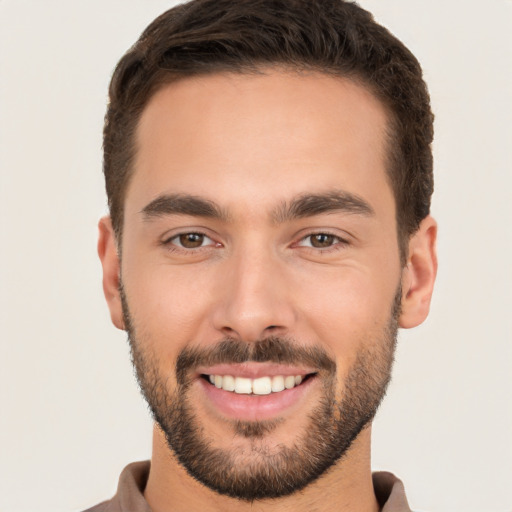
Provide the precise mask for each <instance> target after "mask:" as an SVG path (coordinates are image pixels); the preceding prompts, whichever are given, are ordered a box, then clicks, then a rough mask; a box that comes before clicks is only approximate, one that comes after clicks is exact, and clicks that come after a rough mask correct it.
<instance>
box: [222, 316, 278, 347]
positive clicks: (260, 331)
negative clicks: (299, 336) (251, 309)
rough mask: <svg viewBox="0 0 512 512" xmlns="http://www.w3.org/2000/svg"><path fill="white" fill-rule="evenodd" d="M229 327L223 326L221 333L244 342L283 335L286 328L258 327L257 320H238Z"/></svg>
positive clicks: (276, 326)
mask: <svg viewBox="0 0 512 512" xmlns="http://www.w3.org/2000/svg"><path fill="white" fill-rule="evenodd" d="M232 325H233V326H235V327H236V328H235V327H232V326H230V325H225V326H223V327H221V328H220V330H221V331H222V333H223V334H224V335H225V336H227V337H230V338H236V339H240V340H243V341H246V342H255V341H258V340H262V339H264V338H267V337H269V336H277V335H280V334H281V335H282V334H284V333H285V331H286V328H285V327H284V326H278V325H268V326H266V327H260V325H263V324H259V322H258V320H257V319H248V318H239V319H238V322H236V325H235V322H232Z"/></svg>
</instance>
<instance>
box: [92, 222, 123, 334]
mask: <svg viewBox="0 0 512 512" xmlns="http://www.w3.org/2000/svg"><path fill="white" fill-rule="evenodd" d="M98 229H99V237H98V256H99V257H100V260H101V266H102V267H103V293H104V294H105V299H106V300H107V304H108V307H109V309H110V318H111V319H112V323H113V324H114V325H115V326H116V327H117V328H118V329H122V330H125V326H124V321H123V308H122V305H121V298H120V295H119V280H120V268H121V266H120V262H119V254H118V251H117V244H116V237H115V233H114V229H113V227H112V222H111V220H110V217H109V216H106V217H102V218H101V219H100V221H99V224H98Z"/></svg>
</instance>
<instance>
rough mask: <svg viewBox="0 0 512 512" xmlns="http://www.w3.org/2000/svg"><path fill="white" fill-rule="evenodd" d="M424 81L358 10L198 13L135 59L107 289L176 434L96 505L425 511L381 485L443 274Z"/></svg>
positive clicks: (265, 2) (117, 128)
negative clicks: (392, 427)
mask: <svg viewBox="0 0 512 512" xmlns="http://www.w3.org/2000/svg"><path fill="white" fill-rule="evenodd" d="M432 134H433V132H432V114H431V111H430V106H429V97H428V93H427V90H426V86H425V84H424V82H423V80H422V75H421V69H420V67H419V64H418V63H417V61H416V59H415V58H414V57H413V56H412V55H411V53H410V52H409V51H408V50H407V49H406V48H405V47H404V46H403V45H402V43H400V42H399V41H398V40H397V39H396V38H394V37H393V36H392V35H391V34H390V33H389V32H387V31H386V30H385V29H384V28H382V27H380V26H379V25H377V24H376V23H375V22H374V21H373V19H372V17H371V15H370V14H369V13H367V12H366V11H364V10H362V9H361V8H359V7H358V6H357V5H356V4H352V3H349V2H344V1H342V0H321V1H320V0H287V1H284V0H283V1H278V0H240V1H236V2H233V1H228V0H193V1H192V2H190V3H187V4H183V5H180V6H178V7H175V8H174V9H171V10H170V11H168V12H166V13H164V14H163V15H161V16H160V17H159V18H157V19H156V20H155V21H154V22H153V23H152V24H151V25H150V26H149V27H148V28H147V29H146V31H145V32H144V33H143V34H142V36H141V38H140V39H139V41H138V42H137V43H136V44H135V45H134V46H133V47H132V48H131V49H130V51H129V52H128V53H127V54H126V55H125V56H124V57H123V59H122V60H121V61H120V63H119V64H118V66H117V68H116V71H115V73H114V76H113V78H112V82H111V86H110V104H109V108H108V112H107V116H106V123H105V131H104V152H105V155H104V156H105V158H104V172H105V178H106V188H107V195H108V200H109V207H110V216H109V217H106V218H103V219H102V220H101V221H100V225H99V228H100V238H99V244H98V247H99V255H100V258H101V261H102V265H103V273H104V277H103V286H104V291H105V296H106V299H107V302H108V305H109V308H110V312H111V317H112V321H113V323H114V325H115V326H116V327H118V328H120V329H124V330H126V331H127V333H128V337H129V342H130V346H131V350H132V357H133V363H134V365H135V369H136V373H137V377H138V380H139V384H140V387H141V390H142V392H143V394H144V396H145V398H146V400H147V402H148V404H149V406H150V408H151V410H152V413H153V415H154V419H155V428H154V437H153V454H152V459H151V462H146V463H137V464H133V465H130V466H128V467H127V468H126V469H125V470H124V472H123V474H122V475H121V478H120V483H119V488H118V493H117V494H116V496H115V497H114V498H113V499H112V500H110V501H108V502H104V503H103V504H100V505H98V506H97V507H94V508H93V509H91V510H95V511H100V510H109V511H114V510H115V511H120V510H122V511H142V510H153V511H154V512H160V511H162V512H164V511H171V510H172V511H194V510H201V511H219V510H222V511H224V510H240V511H244V510H252V511H254V510H257V511H274V510H294V511H306V510H307V511H311V510H318V511H323V510H326V511H327V510H329V511H332V510H339V511H351V512H354V511H377V510H383V511H394V512H396V511H401V510H409V507H408V505H407V500H406V498H405V494H404V491H403V486H402V484H401V482H400V481H399V480H398V479H397V478H396V477H394V476H393V475H391V474H390V473H377V474H374V475H373V477H372V474H371V466H370V434H371V422H372V419H373V417H374V415H375V413H376V411H377V408H378V406H379V404H380V402H381V400H382V398H383V396H384V394H385V391H386V387H387V384H388V382H389V379H390V372H391V366H392V361H393V354H394V348H395V341H396V334H397V329H398V327H403V328H410V327H414V326H416V325H418V324H420V323H421V322H422V321H423V320H424V319H425V318H426V316H427V314H428V309H429V303H430V297H431V294H432V289H433V283H434V279H435V274H436V268H437V262H436V255H435V239H436V224H435V221H434V220H433V219H432V218H431V217H430V215H429V207H430V196H431V193H432V188H433V180H432V155H431V149H430V143H431V141H432Z"/></svg>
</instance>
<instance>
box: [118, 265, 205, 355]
mask: <svg viewBox="0 0 512 512" xmlns="http://www.w3.org/2000/svg"><path fill="white" fill-rule="evenodd" d="M130 268H134V269H135V268H141V269H142V268H143V269H144V270H143V271H141V272H131V271H130ZM123 285H124V288H125V292H126V296H127V298H128V304H129V307H130V313H131V315H132V322H133V325H134V327H135V330H136V334H137V339H141V340H144V344H145V346H146V347H147V348H148V349H149V350H153V351H154V352H155V353H158V358H159V359H161V360H163V361H166V363H168V362H170V361H174V360H175V359H176V356H177V354H178V352H179V351H180V350H182V349H183V348H184V347H186V346H187V345H188V344H190V342H192V341H194V340H196V339H197V332H198V329H199V328H200V326H201V325H204V323H205V316H206V312H207V311H208V307H209V304H210V301H211V288H212V287H211V285H210V284H209V282H208V280H207V276H202V275H200V273H198V272H190V269H185V268H184V267H181V268H180V267H173V268H170V267H168V266H167V265H165V264H162V263H159V264H156V265H153V266H152V265H147V264H146V265H144V266H142V265H141V266H139V267H136V266H132V267H129V266H128V265H127V266H126V268H125V270H123Z"/></svg>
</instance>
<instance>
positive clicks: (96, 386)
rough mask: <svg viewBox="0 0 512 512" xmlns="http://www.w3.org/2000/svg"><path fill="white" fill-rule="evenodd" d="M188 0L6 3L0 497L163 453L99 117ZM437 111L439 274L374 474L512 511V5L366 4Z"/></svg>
mask: <svg viewBox="0 0 512 512" xmlns="http://www.w3.org/2000/svg"><path fill="white" fill-rule="evenodd" d="M172 4H173V2H169V1H163V0H89V1H87V2H85V1H78V0H75V1H73V2H70V1H68V0H45V1H39V0H3V1H2V0H0V143H1V151H0V169H1V174H0V177H1V183H0V185H1V188H0V219H1V228H0V245H1V257H0V287H1V288H0V290H1V297H0V320H1V331H0V332H1V340H0V510H3V511H14V512H17V511H35V510H38V511H42V512H44V511H48V512H50V511H52V512H59V511H65V510H80V509H81V508H85V507H86V506H90V505H92V504H94V503H95V502H98V501H100V500H102V499H105V498H107V497H109V496H111V495H112V493H113V492H114V490H115V486H116V483H117V477H118V474H119V472H120V471H121V469H122V468H123V466H124V465H125V464H126V463H128V462H130V461H133V460H137V459H144V458H148V457H149V455H150V437H151V421H150V419H149V416H148V413H147V411H146V407H145V404H144V403H143V402H142V400H141V399H140V398H139V395H138V390H137V387H136V385H135V382H134V379H133V377H132V370H131V367H130V363H129V354H128V349H127V344H126V342H125V336H124V334H123V333H121V332H119V331H116V330H115V329H114V328H113V327H112V326H111V324H110V320H109V316H108V314H107V308H106V306H105V304H104V300H103V296H102V291H101V285H100V278H101V273H100V265H99V262H98V260H97V257H96V249H95V245H96V222H97V219H98V217H99V216H100V215H101V214H103V213H104V212H105V202H106V201H105V197H104V192H103V182H102V175H101V157H102V155H101V130H102V118H103V114H104V109H105V103H106V91H107V84H108V80H109V77H110V74H111V72H112V69H113V67H114V65H115V63H116V62H117V60H118V58H119V57H120V56H121V54H122V53H123V52H124V51H125V50H126V49H127V48H128V47H129V46H130V45H131V44H132V43H133V42H134V41H135V39H136V38H137V36H138V35H139V33H140V32H141V31H142V30H143V28H144V27H145V26H146V25H147V24H148V23H149V22H150V21H151V20H152V19H153V18H154V17H155V16H156V15H157V14H159V13H161V12H162V11H164V10H165V9H166V8H168V7H169V6H171V5H172ZM361 4H362V5H363V6H364V7H366V8H368V9H370V10H371V11H373V12H374V14H375V15H376V17H377V19H378V20H379V21H380V22H382V23H383V24H384V25H386V26H387V27H388V28H390V29H391V31H392V32H394V33H395V34H397V35H398V36H399V37H400V38H401V39H402V40H403V41H404V42H405V43H406V44H407V45H408V46H409V47H410V48H411V49H412V51H413V52H414V53H415V54H416V55H417V56H418V58H419V59H420V61H421V62H422V64H423V67H424V70H425V75H426V79H427V81H428V83H429V86H430V90H431V94H432V102H433V107H434V110H435V113H436V141H435V146H434V151H435V164H436V167H435V168H436V180H437V181H436V193H435V199H434V203H433V213H434V215H435V216H436V217H437V219H438V221H439V224H440V232H439V245H438V247H439V259H440V268H439V278H438V283H437V287H436V293H435V298H434V301H433V305H432V311H431V315H430V318H429V320H428V321H427V322H426V323H425V324H424V325H423V326H421V327H420V328H418V329H416V330H414V331H407V332H402V334H401V342H400V348H399V352H398V357H397V364H396V367H395V374H394V380H393V383H392V385H391V388H390V392H389V395H388V398H387V399H386V401H385V404H384V405H383V407H382V409H381V411H380V413H379V415H378V418H377V420H376V422H375V427H374V452H373V453H374V457H373V465H374V467H375V469H388V470H391V471H394V472H395V473H396V474H398V475H399V476H400V477H401V478H402V479H403V480H404V481H405V484H406V488H407V491H408V495H409V501H410V502H411V504H412V506H413V507H414V508H415V509H417V510H425V511H426V510H430V511H433V512H437V511H439V512H441V511H443V512H444V511H446V512H448V511H450V512H453V511H464V512H471V511H474V512H477V511H478V512H482V511H485V512H494V511H496V512H497V511H505V510H509V511H510V510H512V498H511V497H510V490H511V485H512V435H511V432H512V406H511V396H512V393H511V392H512V377H511V375H510V372H511V366H512V365H511V363H512V339H511V338H512V311H511V310H512V294H511V286H512V271H511V262H512V236H511V233H512V229H511V222H512V208H511V203H512V177H511V176H512V169H511V165H512V157H511V151H512V150H511V147H512V130H511V126H512V71H511V68H512V2H511V1H510V0H487V1H485V2H482V1H478V2H477V1H476V0H471V1H468V0H466V1H457V0H431V1H429V2H420V1H411V0H386V1H383V0H363V1H362V2H361Z"/></svg>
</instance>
